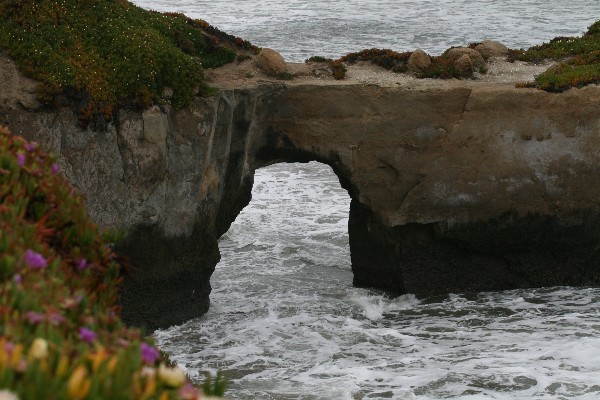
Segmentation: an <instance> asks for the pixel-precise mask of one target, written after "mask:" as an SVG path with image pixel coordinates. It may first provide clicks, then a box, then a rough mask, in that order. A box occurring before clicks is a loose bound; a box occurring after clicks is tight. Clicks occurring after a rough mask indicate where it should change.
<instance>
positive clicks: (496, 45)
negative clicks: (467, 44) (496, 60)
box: [475, 40, 508, 59]
mask: <svg viewBox="0 0 600 400" xmlns="http://www.w3.org/2000/svg"><path fill="white" fill-rule="evenodd" d="M475 51H477V52H479V54H481V55H482V56H483V58H485V59H488V58H492V57H505V56H507V55H508V47H506V46H505V45H503V44H502V43H500V42H496V41H494V40H484V41H483V42H481V43H479V44H478V45H477V47H475Z"/></svg>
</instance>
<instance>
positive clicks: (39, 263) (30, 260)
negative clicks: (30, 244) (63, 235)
mask: <svg viewBox="0 0 600 400" xmlns="http://www.w3.org/2000/svg"><path fill="white" fill-rule="evenodd" d="M23 259H24V260H25V263H26V264H27V265H29V267H30V268H31V269H44V268H46V267H47V266H48V261H46V259H45V258H44V256H42V255H41V254H40V253H36V252H35V251H33V250H31V249H27V250H26V251H25V256H24V257H23Z"/></svg>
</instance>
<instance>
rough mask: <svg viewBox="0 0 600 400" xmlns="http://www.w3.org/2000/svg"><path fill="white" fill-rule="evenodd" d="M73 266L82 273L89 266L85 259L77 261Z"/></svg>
mask: <svg viewBox="0 0 600 400" xmlns="http://www.w3.org/2000/svg"><path fill="white" fill-rule="evenodd" d="M75 265H76V266H77V269H78V270H80V271H84V270H86V269H88V267H89V266H90V265H89V264H88V262H87V260H86V259H85V258H81V259H79V260H78V261H77V262H75Z"/></svg>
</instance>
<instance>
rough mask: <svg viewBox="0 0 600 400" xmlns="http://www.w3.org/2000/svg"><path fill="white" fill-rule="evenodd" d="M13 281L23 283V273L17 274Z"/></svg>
mask: <svg viewBox="0 0 600 400" xmlns="http://www.w3.org/2000/svg"><path fill="white" fill-rule="evenodd" d="M13 282H15V283H18V284H21V283H22V282H23V277H22V276H21V274H15V275H14V276H13Z"/></svg>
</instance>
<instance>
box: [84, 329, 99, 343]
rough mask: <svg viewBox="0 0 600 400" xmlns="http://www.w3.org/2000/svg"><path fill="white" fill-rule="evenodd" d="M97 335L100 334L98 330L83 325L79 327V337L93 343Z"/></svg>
mask: <svg viewBox="0 0 600 400" xmlns="http://www.w3.org/2000/svg"><path fill="white" fill-rule="evenodd" d="M97 337H98V334H97V333H96V332H94V331H92V330H90V329H88V328H86V327H83V326H82V327H81V328H79V339H81V340H83V341H84V342H86V343H92V342H93V341H94V340H96V338H97Z"/></svg>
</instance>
